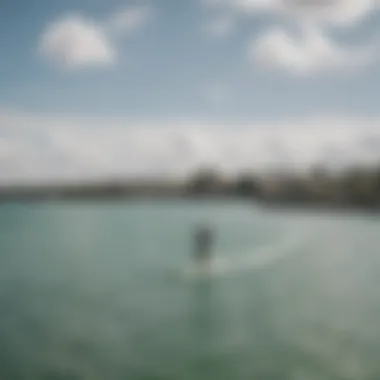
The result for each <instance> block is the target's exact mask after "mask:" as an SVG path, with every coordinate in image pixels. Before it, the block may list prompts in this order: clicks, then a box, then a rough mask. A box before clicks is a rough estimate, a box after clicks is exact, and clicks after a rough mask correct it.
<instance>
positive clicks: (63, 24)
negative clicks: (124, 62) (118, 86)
mask: <svg viewBox="0 0 380 380" xmlns="http://www.w3.org/2000/svg"><path fill="white" fill-rule="evenodd" d="M39 49H40V52H41V53H42V54H43V55H44V56H45V57H46V58H48V59H49V60H52V61H54V62H56V63H59V64H61V65H63V66H64V67H66V68H69V69H73V68H78V67H83V66H89V65H109V64H112V63H114V61H115V59H116V50H115V48H114V46H113V44H112V41H111V40H110V39H109V38H108V36H107V35H106V33H105V32H104V30H103V29H102V28H101V27H100V26H98V25H97V24H96V23H94V22H92V21H89V20H87V19H85V18H83V17H82V16H80V15H74V16H66V17H64V18H63V19H60V20H58V21H56V22H53V23H52V24H51V25H49V27H48V28H47V30H46V31H45V32H44V34H43V35H42V36H41V39H40V46H39Z"/></svg>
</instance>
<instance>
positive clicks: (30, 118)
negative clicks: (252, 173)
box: [0, 112, 380, 183]
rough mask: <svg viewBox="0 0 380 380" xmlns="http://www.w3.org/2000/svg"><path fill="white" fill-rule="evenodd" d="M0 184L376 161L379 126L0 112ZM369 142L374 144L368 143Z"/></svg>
mask: <svg viewBox="0 0 380 380" xmlns="http://www.w3.org/2000/svg"><path fill="white" fill-rule="evenodd" d="M0 122H1V125H2V129H1V133H0V165H1V169H2V170H1V171H0V182H1V183H9V182H16V181H55V180H70V179H73V180H75V179H86V178H88V179H91V178H102V177H106V178H109V177H110V176H117V177H120V176H121V177H128V176H133V177H134V176H149V177H154V176H173V177H181V176H183V175H187V174H188V173H190V172H191V171H192V170H195V169H197V168H199V167H200V166H211V165H212V166H216V167H218V168H219V169H220V170H222V171H223V172H224V173H226V174H230V175H232V174H234V173H236V172H238V171H241V170H256V171H261V170H268V169H274V168H279V167H281V168H288V169H290V170H294V169H297V170H303V169H305V168H308V167H309V166H310V165H312V164H314V163H321V162H322V163H326V164H328V165H331V166H343V165H346V164H352V163H355V162H357V163H361V162H363V163H375V162H378V160H380V131H379V130H378V127H377V125H378V122H379V120H377V119H373V120H366V119H345V118H337V119H333V118H324V119H319V120H317V119H315V118H308V119H303V120H298V121H297V120H289V121H287V122H281V123H280V122H278V123H275V122H266V123H264V122H259V121H256V122H254V121H253V122H252V123H249V124H242V125H234V126H231V125H216V124H214V125H210V124H207V123H202V122H197V123H195V122H194V123H191V122H188V123H182V124H181V125H180V127H179V125H178V123H174V122H168V123H162V124H159V125H157V124H156V123H142V122H140V123H138V122H131V121H129V122H128V121H127V120H108V119H93V120H91V119H88V120H84V119H79V118H78V119H75V118H72V119H62V118H58V117H56V118H55V117H50V118H49V117H42V116H36V115H14V114H10V113H5V112H2V114H1V115H0ZM368 141H370V142H371V144H369V143H368Z"/></svg>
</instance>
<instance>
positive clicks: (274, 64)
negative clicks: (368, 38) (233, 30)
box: [249, 28, 377, 75]
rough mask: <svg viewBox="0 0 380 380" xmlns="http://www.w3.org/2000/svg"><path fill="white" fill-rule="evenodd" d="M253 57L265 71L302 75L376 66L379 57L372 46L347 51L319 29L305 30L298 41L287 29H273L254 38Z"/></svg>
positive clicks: (251, 54)
mask: <svg viewBox="0 0 380 380" xmlns="http://www.w3.org/2000/svg"><path fill="white" fill-rule="evenodd" d="M249 54H250V59H251V60H252V61H253V62H258V63H259V64H261V66H263V67H265V68H272V69H276V68H279V69H284V70H288V71H290V72H292V73H294V74H301V75H305V74H311V73H318V72H325V71H334V72H336V71H341V72H343V71H345V70H346V71H352V70H355V69H359V68H362V67H366V66H368V65H370V64H373V63H374V62H375V61H376V58H377V54H376V51H375V49H373V48H371V47H368V48H362V47H361V48H352V47H349V48H343V47H341V46H338V45H337V44H336V43H334V41H333V40H331V39H330V38H328V37H327V36H326V35H325V34H324V33H323V32H322V31H321V30H319V29H316V28H309V29H304V31H303V32H302V33H301V35H300V37H298V38H297V37H295V36H293V35H291V34H290V33H289V32H287V31H286V30H285V29H283V28H278V29H272V30H270V31H267V32H266V33H264V34H263V35H262V36H261V37H259V38H257V39H254V41H253V42H252V45H251V47H250V51H249Z"/></svg>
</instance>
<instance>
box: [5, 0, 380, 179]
mask: <svg viewBox="0 0 380 380" xmlns="http://www.w3.org/2000/svg"><path fill="white" fill-rule="evenodd" d="M379 11H380V1H379V0H107V1H106V0H65V1H58V0H34V1H28V0H0V182H1V183H2V184H9V183H12V182H19V181H21V182H28V181H56V180H68V179H83V178H90V177H91V178H93V177H96V178H101V177H103V178H104V177H107V178H108V177H124V176H137V175H148V176H153V175H157V176H162V175H176V176H177V175H183V174H186V173H188V172H189V171H191V170H194V169H195V168H197V167H200V166H211V165H213V166H217V167H219V168H220V169H221V170H222V171H225V172H228V173H233V172H237V171H243V170H244V171H250V170H261V169H263V168H264V169H267V168H273V167H284V168H285V167H286V168H294V169H295V168H304V167H307V166H309V165H312V164H314V163H320V162H326V163H328V164H329V165H333V164H334V165H338V166H339V165H344V164H347V163H354V162H359V161H360V162H365V163H373V162H375V161H376V160H378V161H379V162H380V126H379V121H380V113H379V108H380V107H379V105H380V12H379Z"/></svg>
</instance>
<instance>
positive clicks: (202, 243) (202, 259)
mask: <svg viewBox="0 0 380 380" xmlns="http://www.w3.org/2000/svg"><path fill="white" fill-rule="evenodd" d="M213 237H214V236H213V231H212V229H211V228H210V227H209V226H206V225H203V226H200V227H198V229H197V230H196V232H195V242H194V243H195V247H194V253H193V254H194V260H195V262H196V263H197V264H204V265H208V264H210V261H211V249H212V244H213V241H214V239H213Z"/></svg>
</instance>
